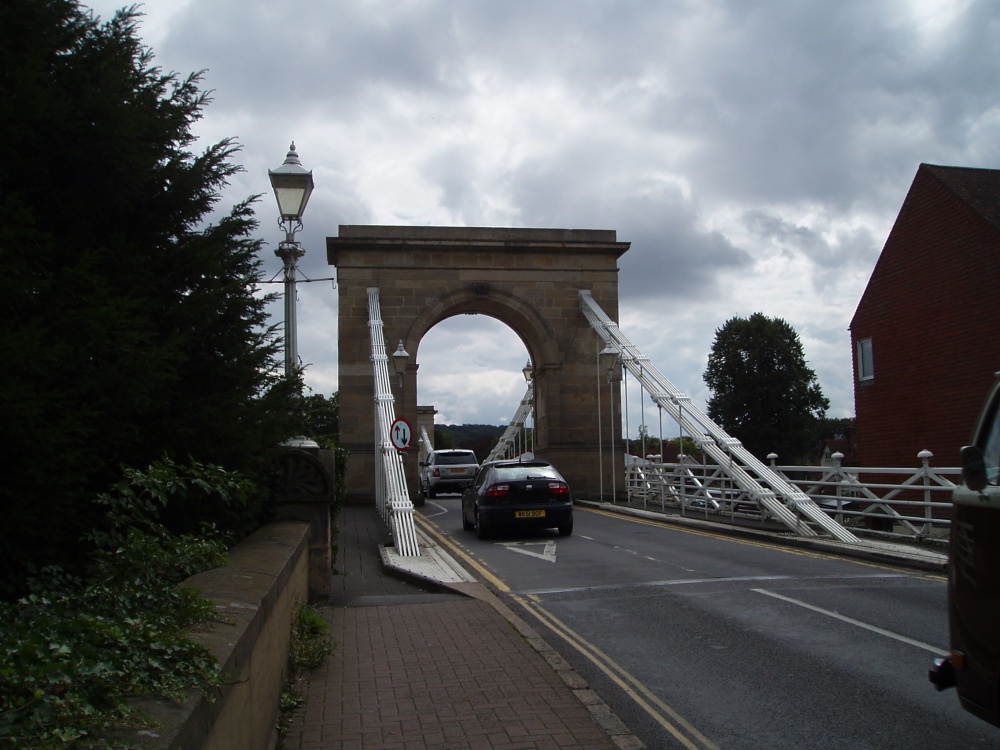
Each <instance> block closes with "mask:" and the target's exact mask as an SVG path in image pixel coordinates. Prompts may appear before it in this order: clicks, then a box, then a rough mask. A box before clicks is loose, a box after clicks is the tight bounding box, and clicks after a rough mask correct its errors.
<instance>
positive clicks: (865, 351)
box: [858, 339, 875, 380]
mask: <svg viewBox="0 0 1000 750" xmlns="http://www.w3.org/2000/svg"><path fill="white" fill-rule="evenodd" d="M874 378H875V369H874V367H873V366H872V340H871V339H861V341H859V342H858V380H873V379H874Z"/></svg>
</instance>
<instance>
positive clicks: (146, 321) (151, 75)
mask: <svg viewBox="0 0 1000 750" xmlns="http://www.w3.org/2000/svg"><path fill="white" fill-rule="evenodd" d="M138 18H139V14H138V12H137V10H136V9H135V8H134V7H133V8H131V9H127V10H124V11H121V12H119V13H118V14H116V15H115V17H114V18H113V19H112V20H110V21H108V22H106V23H101V22H99V21H97V20H95V19H94V18H93V17H92V15H91V14H90V13H89V12H88V11H85V10H83V9H82V8H81V7H80V6H79V5H78V4H77V2H75V0H5V2H4V3H2V4H0V39H2V42H3V43H2V44H0V71H2V72H0V140H2V141H3V143H5V144H6V145H7V148H6V149H5V155H4V166H3V169H2V171H0V259H2V265H3V269H4V273H3V274H2V275H0V305H2V310H3V317H4V326H3V328H2V329H0V346H2V351H3V354H4V367H3V368H2V369H0V414H2V419H0V425H2V426H0V443H2V444H3V445H4V450H5V453H6V455H5V462H4V465H5V467H6V469H7V470H6V471H5V476H4V481H3V483H2V484H0V504H2V505H0V507H2V508H3V513H4V523H3V524H0V589H2V588H3V587H4V585H6V586H7V587H8V588H9V587H10V585H11V581H13V580H15V579H17V578H18V576H20V575H21V574H23V572H24V570H25V565H26V564H27V565H30V564H33V563H37V564H44V563H48V562H51V561H53V560H61V561H65V559H67V558H73V557H76V556H78V554H79V551H78V549H77V547H76V544H77V540H78V539H79V538H80V536H81V533H82V532H83V531H84V530H86V529H88V528H91V525H92V524H93V523H94V522H95V517H94V515H93V513H92V511H91V510H90V500H89V498H90V497H92V496H93V495H94V494H95V493H96V492H97V491H100V490H101V489H103V488H105V487H107V486H109V485H110V484H111V483H112V482H113V481H114V479H115V477H117V476H118V474H119V467H120V466H122V465H127V466H146V465H149V464H150V463H151V462H152V461H153V460H155V459H157V458H159V457H161V456H163V455H167V456H173V457H175V458H178V459H179V460H185V459H186V458H187V457H188V456H189V455H191V456H193V457H195V458H196V459H198V460H200V461H205V462H209V463H213V464H218V465H222V466H226V467H227V468H232V469H239V470H244V469H246V470H250V469H252V468H253V467H255V466H259V465H261V463H262V462H261V457H262V456H263V455H264V454H265V453H266V451H267V450H268V449H269V446H273V445H275V444H276V443H278V442H279V441H280V440H281V439H282V438H284V437H287V436H288V435H291V434H296V432H298V431H301V427H298V428H297V427H295V426H292V425H289V424H288V422H289V421H290V420H291V419H293V418H294V415H295V412H294V410H293V409H292V408H291V407H290V396H291V395H292V392H294V391H295V390H296V388H297V387H299V384H297V383H287V382H285V381H283V380H282V379H281V378H280V377H279V374H278V372H279V371H278V370H277V369H276V367H275V364H276V363H275V356H276V354H277V353H278V347H279V346H280V341H278V340H277V338H276V336H275V335H274V331H273V330H272V329H270V328H269V327H268V326H267V320H266V314H265V303H266V302H265V297H264V296H263V295H260V294H258V293H257V292H256V288H255V284H256V282H257V281H258V280H259V276H260V273H261V271H260V269H259V261H258V260H257V251H258V249H259V243H258V241H256V240H254V239H252V238H251V233H252V232H253V231H254V230H255V229H256V222H255V219H254V217H253V213H252V210H251V203H252V201H251V200H248V201H245V202H242V203H239V204H238V205H236V206H235V207H234V208H233V209H231V210H230V211H229V212H228V213H227V214H225V215H222V216H221V217H216V218H215V219H214V221H215V223H214V224H212V225H209V226H207V228H205V222H206V220H207V218H208V217H209V216H210V215H211V213H212V212H213V211H214V210H215V208H216V204H217V202H218V200H219V198H220V191H221V190H222V188H223V187H224V186H225V185H226V184H227V182H228V180H229V178H231V177H232V176H233V174H234V173H235V172H237V171H238V170H239V169H240V168H239V167H238V166H236V165H234V164H233V163H232V161H231V160H232V157H233V156H234V154H235V152H236V151H237V150H238V147H237V146H236V145H235V143H234V142H233V141H232V140H229V139H226V140H223V141H221V142H219V143H215V144H213V145H210V146H208V147H207V148H206V149H205V150H204V151H202V152H201V153H194V152H192V151H191V150H190V149H191V147H192V145H193V143H194V140H195V137H194V135H193V134H192V132H191V128H192V126H193V125H194V123H195V122H196V121H197V120H198V119H199V118H200V117H201V113H202V110H203V108H204V107H205V105H206V104H207V102H208V98H207V95H206V94H205V93H204V92H202V91H200V90H199V84H200V78H199V75H198V74H193V75H190V76H187V77H183V78H180V77H178V76H177V75H176V74H173V73H170V74H167V73H163V72H162V71H161V70H160V69H159V68H158V67H156V66H155V65H154V64H153V57H152V54H151V52H150V50H149V49H148V48H145V47H144V46H143V45H142V43H141V41H140V39H139V37H138V34H137V21H138ZM259 510H260V508H259V506H257V507H256V508H255V507H253V506H251V507H249V508H244V509H242V510H240V511H239V513H238V514H237V515H233V514H232V513H231V512H230V511H229V509H226V508H223V507H222V506H219V505H217V504H213V503H209V504H208V505H206V506H205V507H202V508H199V509H198V510H197V512H196V514H195V515H193V516H186V517H178V518H175V519H174V522H175V523H177V524H178V525H179V528H178V530H180V531H185V530H187V529H189V528H193V527H196V525H197V524H198V523H199V522H200V521H201V520H204V519H210V520H215V521H218V522H220V523H222V524H223V525H225V526H227V527H229V528H240V527H244V528H245V527H247V526H248V525H251V524H253V523H254V521H255V513H258V512H259Z"/></svg>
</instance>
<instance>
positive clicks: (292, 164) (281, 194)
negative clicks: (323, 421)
mask: <svg viewBox="0 0 1000 750" xmlns="http://www.w3.org/2000/svg"><path fill="white" fill-rule="evenodd" d="M267 176H268V178H269V179H270V180H271V188H272V189H273V190H274V197H275V199H276V200H277V201H278V212H279V214H280V217H281V218H279V219H278V226H280V227H281V228H282V229H284V230H285V240H284V242H282V243H281V244H280V245H278V249H277V250H275V251H274V254H275V255H277V256H278V257H279V258H281V262H282V263H283V264H284V279H285V377H286V378H291V377H292V375H293V374H294V373H295V368H296V366H297V365H298V361H299V352H298V332H297V324H296V320H295V267H296V265H297V263H298V261H299V258H301V257H302V256H303V255H305V254H306V251H305V250H304V249H303V248H302V246H301V245H300V244H299V243H298V242H296V241H295V233H296V232H297V231H299V230H300V229H302V214H303V213H304V212H305V210H306V204H307V203H308V202H309V196H310V195H312V191H313V177H312V170H311V169H310V170H306V169H305V168H304V167H303V166H302V162H301V161H299V155H298V154H297V153H296V152H295V144H294V143H292V145H291V146H289V148H288V155H287V156H285V162H284V163H283V164H282V165H281V166H280V167H278V168H277V169H269V170H267Z"/></svg>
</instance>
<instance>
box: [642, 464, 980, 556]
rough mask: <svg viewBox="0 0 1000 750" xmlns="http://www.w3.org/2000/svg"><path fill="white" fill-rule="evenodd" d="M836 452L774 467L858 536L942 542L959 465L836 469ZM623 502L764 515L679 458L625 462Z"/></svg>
mask: <svg viewBox="0 0 1000 750" xmlns="http://www.w3.org/2000/svg"><path fill="white" fill-rule="evenodd" d="M842 458H843V456H842V454H839V453H835V454H834V455H833V460H832V462H831V464H830V465H829V466H776V465H775V464H774V462H772V463H771V469H772V470H773V471H775V472H778V473H780V474H781V475H782V476H783V477H785V478H786V479H787V480H788V481H789V482H790V483H792V484H794V485H795V486H796V487H797V488H798V489H799V490H801V491H802V492H803V493H805V494H806V495H808V496H809V498H810V499H811V500H812V502H813V503H815V504H816V506H817V507H819V508H820V509H822V511H823V512H824V513H825V514H827V515H828V516H830V517H831V518H832V519H833V520H834V521H836V522H837V523H838V524H841V525H843V526H845V527H847V528H850V529H851V530H852V531H853V532H854V533H856V534H858V535H861V536H878V537H883V538H888V539H900V540H913V541H931V542H933V541H940V542H944V541H947V538H948V535H949V532H950V528H951V491H952V489H953V488H954V487H955V483H956V482H958V481H960V477H961V469H960V468H957V467H932V466H931V465H930V459H931V458H932V454H931V453H930V451H921V452H920V453H919V454H918V455H917V458H919V459H920V464H921V465H920V466H919V467H917V468H916V469H913V468H880V467H875V468H870V467H856V466H850V467H846V466H842V465H841V460H842ZM626 482H627V487H626V488H627V493H626V500H625V502H626V504H628V505H631V506H638V507H643V508H648V509H653V510H656V509H660V510H662V511H664V512H665V511H666V510H667V509H668V508H669V509H670V510H671V511H672V512H680V513H681V515H685V516H703V517H706V518H708V517H712V518H715V519H716V520H724V519H726V518H727V517H728V518H730V519H736V518H740V519H741V520H742V521H743V522H744V523H745V522H747V521H748V520H752V519H759V520H760V521H762V522H763V520H764V517H763V516H762V515H761V513H760V510H759V509H758V506H757V504H756V503H754V502H753V498H752V496H751V495H750V494H749V493H747V492H746V491H744V490H743V489H742V488H740V487H739V486H738V485H736V484H735V483H734V482H732V481H731V479H730V478H729V477H728V476H727V475H726V474H725V473H724V472H722V471H721V470H720V468H719V466H718V465H716V464H713V463H703V462H699V461H698V460H696V459H694V458H693V457H691V456H684V455H682V456H680V457H679V460H678V462H677V463H659V462H658V460H656V459H655V458H654V459H653V460H642V459H637V458H634V457H633V460H632V461H630V462H629V465H628V466H626Z"/></svg>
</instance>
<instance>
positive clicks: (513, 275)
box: [327, 225, 629, 502]
mask: <svg viewBox="0 0 1000 750" xmlns="http://www.w3.org/2000/svg"><path fill="white" fill-rule="evenodd" d="M339 231H340V233H339V236H337V237H328V238H327V258H328V260H329V262H330V264H331V265H333V266H336V267H337V280H338V287H339V292H340V302H339V337H338V347H339V357H338V361H339V380H340V385H339V402H340V439H341V445H342V446H343V447H344V448H346V449H348V450H349V451H350V457H349V458H348V461H347V471H346V476H345V482H346V486H347V495H348V502H362V501H364V502H367V501H369V500H370V499H371V498H372V497H373V496H374V486H375V482H374V477H375V442H374V434H375V423H374V414H375V408H374V383H373V374H372V363H371V347H370V339H369V331H368V298H367V294H368V289H369V287H377V288H378V289H379V301H380V302H379V304H380V307H381V312H382V322H383V325H384V330H385V344H386V350H387V353H388V354H390V355H391V353H392V352H393V351H394V350H395V348H396V345H397V343H398V342H399V341H402V342H403V346H404V347H405V349H406V351H407V352H408V353H409V354H410V364H409V367H408V371H407V373H406V375H405V377H404V379H403V387H402V389H400V388H399V387H398V385H397V384H396V383H395V381H394V382H393V388H394V393H393V395H394V397H395V400H396V416H397V417H403V418H405V419H406V420H407V421H409V423H410V424H411V425H414V426H416V425H417V397H418V389H417V383H418V377H417V371H418V368H419V364H418V363H419V353H420V342H421V340H422V339H423V337H424V334H426V333H427V332H428V331H429V330H430V329H431V328H433V327H434V325H436V324H437V323H439V322H441V321H442V320H445V319H446V318H450V317H452V316H454V315H461V314H482V315H488V316H490V317H493V318H496V319H497V320H500V321H501V322H503V323H506V324H507V325H508V326H509V327H510V328H511V329H512V330H513V331H514V332H515V333H517V335H518V336H520V338H521V340H522V341H523V342H524V345H525V348H526V349H527V350H528V354H529V356H530V358H531V363H532V367H533V370H534V382H535V453H536V455H537V456H538V457H539V458H544V459H546V460H549V461H551V462H552V463H553V464H554V465H555V466H557V467H558V468H559V470H560V471H561V472H562V473H563V474H564V475H565V477H566V479H567V480H568V481H569V483H570V486H571V487H572V488H573V493H574V495H575V496H576V497H581V498H592V499H597V498H598V497H599V495H600V489H601V486H602V485H603V489H604V494H605V495H607V496H610V495H611V477H612V476H614V477H616V478H617V483H618V485H619V487H621V485H622V480H623V471H622V456H621V453H620V451H615V452H614V453H612V451H611V450H610V445H609V443H608V440H609V438H608V435H609V434H611V433H609V425H610V426H611V427H612V428H613V429H614V433H613V434H615V435H620V434H621V432H620V424H621V409H620V408H619V400H618V394H617V389H614V390H615V393H614V398H615V403H614V407H613V411H612V408H611V406H609V403H608V401H609V398H608V391H609V389H608V388H607V381H606V380H605V379H604V377H603V375H601V377H600V379H599V378H598V372H597V352H598V351H599V350H600V349H601V348H603V343H602V342H601V341H600V339H599V338H598V337H597V335H596V334H595V333H594V332H593V330H591V328H590V325H589V323H588V322H587V320H586V318H585V317H584V316H583V313H582V312H581V311H580V302H579V291H580V290H581V289H587V290H590V292H591V294H592V295H593V298H594V300H595V301H596V302H597V303H598V304H599V305H600V306H601V307H602V308H603V309H604V311H605V312H607V314H608V315H609V316H610V317H611V318H612V319H614V320H617V318H618V258H620V257H621V256H622V254H623V253H624V252H625V251H626V250H628V248H629V243H627V242H618V241H617V240H616V236H615V232H614V231H613V230H578V229H501V228H461V227H401V226H361V225H348V226H344V225H342V226H341V227H340V230H339ZM484 344H485V345H487V346H488V342H484ZM601 383H603V385H604V388H603V390H601V392H600V393H601V396H600V397H599V396H598V388H599V386H600V384H601ZM599 401H601V409H600V412H601V413H600V414H599V412H598V402H599ZM514 406H515V404H512V405H511V408H512V409H513V408H514ZM612 414H613V415H614V423H613V424H612ZM599 425H602V428H603V433H604V436H605V437H604V440H603V442H604V445H603V446H601V444H600V443H601V441H600V440H599V437H598V436H599V434H600V433H599ZM410 452H411V453H412V454H413V455H412V457H409V458H408V460H407V461H406V462H405V466H406V468H405V472H406V477H407V483H408V485H409V489H410V493H411V497H413V496H414V493H415V491H416V488H417V468H418V467H417V461H416V453H417V451H416V447H415V446H414V447H413V448H412V450H411V451H410ZM602 462H603V463H602ZM612 462H615V463H614V465H613V463H612Z"/></svg>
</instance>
